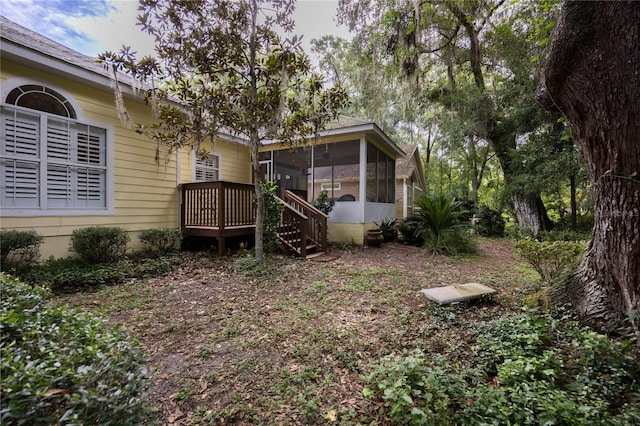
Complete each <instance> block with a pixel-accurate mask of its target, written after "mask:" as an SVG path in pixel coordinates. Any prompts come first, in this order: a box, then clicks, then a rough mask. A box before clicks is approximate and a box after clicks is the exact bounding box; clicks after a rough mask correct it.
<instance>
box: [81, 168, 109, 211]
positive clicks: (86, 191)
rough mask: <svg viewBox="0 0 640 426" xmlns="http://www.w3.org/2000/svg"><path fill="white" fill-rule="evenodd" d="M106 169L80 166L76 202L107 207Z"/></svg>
mask: <svg viewBox="0 0 640 426" xmlns="http://www.w3.org/2000/svg"><path fill="white" fill-rule="evenodd" d="M105 179H106V175H105V172H104V170H93V169H83V168H79V169H78V170H77V185H76V186H77V194H76V203H77V205H78V206H81V207H105V203H106V198H105V191H104V188H105V186H106V181H105Z"/></svg>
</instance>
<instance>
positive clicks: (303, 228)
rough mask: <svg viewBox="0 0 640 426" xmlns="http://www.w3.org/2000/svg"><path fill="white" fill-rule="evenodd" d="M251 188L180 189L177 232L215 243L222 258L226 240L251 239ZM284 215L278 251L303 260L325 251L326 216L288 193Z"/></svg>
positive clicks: (203, 185) (219, 184) (197, 185)
mask: <svg viewBox="0 0 640 426" xmlns="http://www.w3.org/2000/svg"><path fill="white" fill-rule="evenodd" d="M253 194H254V187H253V185H252V184H244V183H235V182H224V181H216V182H194V183H185V184H183V185H182V186H181V202H180V229H181V231H182V235H189V236H197V237H212V238H216V239H217V240H218V254H220V255H224V254H225V249H226V247H225V246H226V244H225V243H226V242H225V239H226V238H228V237H237V236H243V235H253V234H255V229H256V208H255V205H254V202H253ZM280 202H282V204H283V205H284V211H283V213H282V216H281V218H280V224H279V226H278V239H279V241H280V244H281V247H282V248H283V249H284V250H286V251H288V252H291V253H294V254H296V255H298V256H302V257H304V258H307V257H311V256H313V255H320V254H322V253H324V252H326V251H327V215H325V214H324V213H322V212H321V211H319V210H318V209H316V208H315V207H313V206H312V205H311V204H310V203H308V202H307V201H306V200H305V199H303V198H301V197H299V196H297V195H296V194H294V193H293V192H291V191H285V196H284V199H283V200H280Z"/></svg>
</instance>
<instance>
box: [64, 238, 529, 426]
mask: <svg viewBox="0 0 640 426" xmlns="http://www.w3.org/2000/svg"><path fill="white" fill-rule="evenodd" d="M181 256H183V260H182V262H181V267H180V268H179V269H178V270H177V271H174V272H172V273H170V274H168V275H165V276H163V277H158V278H152V279H147V280H135V281H132V282H131V283H128V284H125V285H120V286H113V287H106V288H104V289H102V290H100V291H98V292H94V293H83V294H75V295H65V296H61V297H59V298H57V300H56V303H67V304H70V305H75V306H80V307H82V308H84V309H89V310H91V311H94V312H98V313H101V314H104V315H105V316H106V317H108V319H109V321H110V322H112V323H113V324H121V325H122V326H124V327H125V329H126V330H127V331H128V332H129V333H130V334H132V335H133V336H134V337H136V338H137V339H138V340H139V341H140V343H141V344H142V346H143V347H144V348H145V349H146V352H147V356H148V359H149V361H150V367H151V369H152V372H153V374H154V376H153V377H154V378H153V381H154V382H153V383H154V386H153V389H152V394H151V400H152V401H153V403H154V405H155V408H156V410H157V414H158V418H159V419H160V423H161V424H175V425H187V424H219V423H221V422H224V423H234V422H235V423H238V424H255V423H257V424H327V423H332V422H335V423H336V424H355V423H358V422H362V423H367V424H368V423H372V422H374V423H376V422H377V423H378V424H384V423H385V422H387V421H388V420H389V419H388V418H387V417H385V415H384V414H383V413H385V407H384V402H383V401H381V400H380V399H379V398H371V395H367V393H368V392H367V391H366V389H367V386H368V384H367V383H366V376H367V375H369V374H371V372H372V371H374V370H375V368H376V367H375V366H376V365H377V364H378V362H379V360H380V359H381V358H383V357H386V356H410V355H412V354H414V353H415V350H416V348H419V349H420V350H421V351H422V352H421V353H422V354H423V356H424V357H427V358H428V357H438V356H440V355H442V354H446V355H447V356H446V363H447V364H448V365H449V366H451V367H452V368H454V369H455V368H464V367H465V366H469V363H470V362H472V359H471V353H472V352H473V350H472V347H473V345H474V344H475V336H476V334H475V332H474V331H475V330H476V329H479V328H481V327H482V326H483V324H485V323H486V322H488V321H491V320H494V319H496V318H499V317H501V316H506V315H510V314H515V313H517V312H520V308H521V306H522V300H523V297H524V296H525V295H527V294H529V293H532V292H534V291H535V290H536V284H535V282H536V277H537V274H536V273H535V271H534V270H533V269H531V268H530V267H528V266H526V265H525V264H524V263H523V262H521V261H519V260H518V259H517V258H516V257H515V256H514V254H513V246H512V244H511V243H510V242H509V241H506V240H488V239H487V240H482V241H481V243H480V244H479V251H478V252H477V254H475V255H465V257H456V258H451V257H443V256H433V255H431V254H430V253H428V252H426V251H424V250H423V249H421V248H418V247H412V246H406V245H402V244H399V243H388V244H384V245H383V246H382V247H381V248H379V249H375V248H362V247H343V248H335V249H333V250H332V252H331V258H329V259H324V260H326V261H301V260H298V259H292V258H287V257H275V258H270V259H269V262H268V264H267V266H266V267H265V268H263V269H262V270H258V271H256V270H253V269H251V268H249V267H248V265H249V263H248V262H245V261H243V259H241V258H238V257H227V258H219V257H216V256H213V255H210V254H209V253H184V254H181ZM466 282H480V283H483V284H485V285H489V286H491V287H493V288H495V289H496V290H498V292H499V293H498V295H497V296H496V297H494V298H493V300H490V301H480V302H475V303H471V304H461V305H458V306H454V307H439V306H436V305H434V304H432V302H430V301H428V300H427V299H426V298H425V297H424V296H423V295H421V294H420V293H419V290H421V289H423V288H431V287H439V286H443V285H449V284H459V283H466Z"/></svg>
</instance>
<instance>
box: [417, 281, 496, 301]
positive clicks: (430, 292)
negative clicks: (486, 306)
mask: <svg viewBox="0 0 640 426" xmlns="http://www.w3.org/2000/svg"><path fill="white" fill-rule="evenodd" d="M420 292H421V293H423V294H424V295H425V296H426V297H427V299H430V300H433V301H435V302H438V303H439V304H441V305H448V304H450V303H456V302H463V301H465V300H473V299H478V298H480V297H483V296H489V295H492V294H495V293H496V290H494V289H492V288H491V287H487V286H486V285H482V284H479V283H467V284H455V285H448V286H446V287H436V288H427V289H423V290H420Z"/></svg>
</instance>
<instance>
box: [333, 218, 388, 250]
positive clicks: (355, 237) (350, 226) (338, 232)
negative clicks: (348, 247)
mask: <svg viewBox="0 0 640 426" xmlns="http://www.w3.org/2000/svg"><path fill="white" fill-rule="evenodd" d="M375 227H376V226H375V225H374V224H370V225H366V224H363V223H335V222H331V223H329V224H328V231H327V239H328V240H329V241H330V242H332V243H346V244H358V245H362V244H364V235H365V233H366V232H367V230H368V229H373V228H375Z"/></svg>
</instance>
